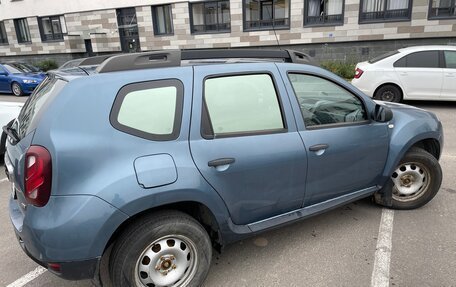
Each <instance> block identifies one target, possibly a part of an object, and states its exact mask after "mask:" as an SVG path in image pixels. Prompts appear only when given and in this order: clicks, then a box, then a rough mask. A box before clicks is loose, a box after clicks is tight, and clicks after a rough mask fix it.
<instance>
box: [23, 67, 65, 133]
mask: <svg viewBox="0 0 456 287" xmlns="http://www.w3.org/2000/svg"><path fill="white" fill-rule="evenodd" d="M66 83H67V82H66V81H64V80H61V79H58V78H56V77H54V76H53V75H49V76H48V77H46V78H45V79H44V80H43V82H41V84H40V85H39V86H38V87H37V88H36V89H35V91H34V92H33V94H32V95H31V96H30V97H29V99H28V100H27V102H26V103H25V104H24V107H23V108H22V110H21V112H20V113H19V116H18V117H17V127H15V128H16V130H17V132H18V136H19V139H22V138H24V136H26V135H27V134H28V133H29V132H30V131H32V130H33V129H35V128H36V124H37V121H38V119H39V118H40V113H41V111H42V110H43V107H44V106H45V105H46V104H48V103H49V102H51V100H52V99H53V98H54V97H55V96H56V95H58V94H59V93H60V91H61V90H62V89H63V87H64V86H65V85H66Z"/></svg>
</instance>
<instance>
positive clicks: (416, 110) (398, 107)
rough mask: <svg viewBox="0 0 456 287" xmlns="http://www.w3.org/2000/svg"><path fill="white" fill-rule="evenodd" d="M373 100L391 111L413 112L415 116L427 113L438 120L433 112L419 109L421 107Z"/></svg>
mask: <svg viewBox="0 0 456 287" xmlns="http://www.w3.org/2000/svg"><path fill="white" fill-rule="evenodd" d="M374 102H375V103H376V104H379V105H382V106H385V107H388V108H390V109H391V110H392V111H393V113H394V112H395V111H400V112H403V113H405V114H413V115H414V116H415V117H417V116H419V114H421V115H429V116H431V117H432V118H434V119H436V120H438V121H440V120H439V119H438V117H437V115H436V114H434V113H433V112H430V111H428V110H425V109H421V108H417V107H414V106H410V105H405V104H399V103H391V102H384V101H378V100H374Z"/></svg>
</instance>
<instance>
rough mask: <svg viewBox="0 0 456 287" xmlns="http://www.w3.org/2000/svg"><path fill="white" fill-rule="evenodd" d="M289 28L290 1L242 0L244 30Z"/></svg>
mask: <svg viewBox="0 0 456 287" xmlns="http://www.w3.org/2000/svg"><path fill="white" fill-rule="evenodd" d="M289 27H290V0H244V30H272V29H275V28H279V29H280V28H289Z"/></svg>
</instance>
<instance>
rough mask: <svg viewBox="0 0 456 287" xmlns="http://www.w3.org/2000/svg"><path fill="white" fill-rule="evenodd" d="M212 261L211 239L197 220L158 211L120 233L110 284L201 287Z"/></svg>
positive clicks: (110, 267)
mask: <svg viewBox="0 0 456 287" xmlns="http://www.w3.org/2000/svg"><path fill="white" fill-rule="evenodd" d="M211 260H212V245H211V240H210V238H209V236H208V234H207V232H206V230H205V229H204V228H203V227H202V226H201V224H199V222H197V221H196V220H195V219H193V218H192V217H190V216H189V215H187V214H185V213H182V212H179V211H160V212H157V213H153V214H151V215H150V216H145V217H142V218H140V219H139V220H136V221H135V222H134V223H133V224H131V225H130V226H129V227H128V228H127V229H126V230H125V231H124V232H123V233H122V234H121V235H120V237H119V238H118V240H117V241H116V243H115V244H114V247H113V251H112V253H111V256H110V261H109V269H110V276H111V281H112V284H113V286H119V287H127V286H157V287H158V286H201V285H202V283H203V282H204V279H205V278H206V276H207V273H208V271H209V267H210V265H211Z"/></svg>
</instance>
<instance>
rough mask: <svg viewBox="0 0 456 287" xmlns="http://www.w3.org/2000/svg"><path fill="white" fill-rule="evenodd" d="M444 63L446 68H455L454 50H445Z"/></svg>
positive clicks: (455, 56) (455, 54)
mask: <svg viewBox="0 0 456 287" xmlns="http://www.w3.org/2000/svg"><path fill="white" fill-rule="evenodd" d="M445 63H446V67H447V68H448V69H456V51H445Z"/></svg>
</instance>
